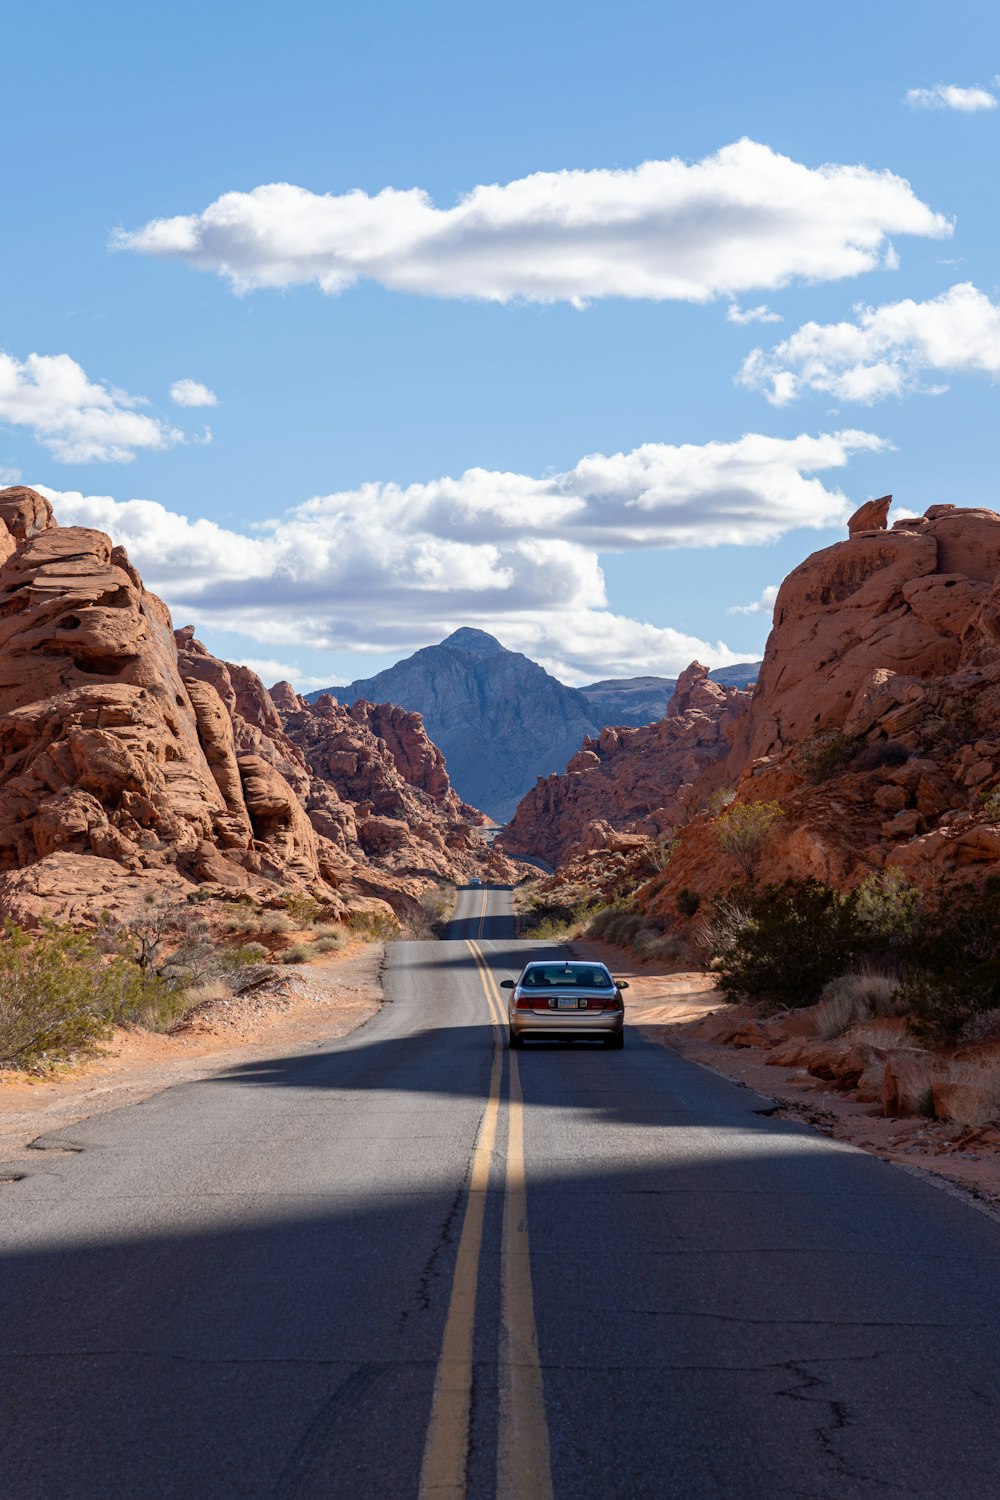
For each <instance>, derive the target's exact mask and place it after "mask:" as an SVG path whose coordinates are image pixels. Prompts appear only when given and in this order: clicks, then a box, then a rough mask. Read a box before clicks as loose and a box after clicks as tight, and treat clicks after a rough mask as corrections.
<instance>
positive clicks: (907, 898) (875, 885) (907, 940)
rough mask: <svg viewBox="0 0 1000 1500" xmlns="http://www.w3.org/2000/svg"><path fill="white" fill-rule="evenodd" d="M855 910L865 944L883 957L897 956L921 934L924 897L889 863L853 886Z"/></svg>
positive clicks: (910, 946) (905, 950) (901, 872)
mask: <svg viewBox="0 0 1000 1500" xmlns="http://www.w3.org/2000/svg"><path fill="white" fill-rule="evenodd" d="M854 912H855V915H856V917H857V919H858V922H859V924H860V926H861V929H862V933H863V935H864V938H865V941H866V943H867V946H869V947H870V948H871V949H872V950H873V951H876V952H880V953H881V954H882V955H883V956H885V957H889V958H892V957H895V958H900V957H901V956H902V955H904V954H905V953H907V952H909V951H910V950H911V949H912V947H913V944H914V942H915V941H916V939H917V937H918V936H919V934H920V931H921V927H922V923H923V918H924V898H923V894H922V892H921V891H919V890H918V889H917V887H916V886H914V885H910V884H909V882H908V881H907V879H906V876H905V875H904V873H903V871H902V870H900V869H898V868H897V867H896V866H893V865H890V866H889V868H888V869H887V870H881V871H879V872H878V873H877V874H872V875H868V876H866V878H865V879H864V880H863V881H862V882H861V884H860V885H859V886H858V887H857V888H856V890H855V892H854Z"/></svg>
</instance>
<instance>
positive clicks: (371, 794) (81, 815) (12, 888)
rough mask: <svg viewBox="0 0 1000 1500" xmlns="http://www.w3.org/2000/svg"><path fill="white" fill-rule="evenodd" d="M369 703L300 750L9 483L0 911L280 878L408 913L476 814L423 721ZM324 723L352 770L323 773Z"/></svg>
mask: <svg viewBox="0 0 1000 1500" xmlns="http://www.w3.org/2000/svg"><path fill="white" fill-rule="evenodd" d="M289 691H290V690H289ZM294 696H295V695H292V697H293V698H294ZM364 708H365V709H366V710H367V712H366V713H364V714H362V715H360V717H359V718H352V717H351V715H349V714H348V713H347V712H346V710H342V709H338V708H337V707H336V705H332V706H331V707H330V708H329V710H328V711H325V712H326V717H325V718H324V716H323V715H319V716H318V723H319V725H320V727H319V728H318V729H316V730H315V732H313V733H312V734H311V735H309V734H305V733H303V735H302V738H303V741H307V742H308V746H307V745H306V744H305V743H303V744H301V745H300V744H299V743H297V742H295V741H294V740H293V739H292V738H291V737H290V736H289V735H288V734H287V733H286V730H285V727H284V724H283V720H282V715H281V713H279V710H278V708H277V707H276V705H275V703H274V702H273V701H272V699H271V697H270V695H269V694H268V692H267V690H266V689H265V688H264V686H263V684H262V683H261V681H260V679H259V678H258V677H257V676H256V675H255V674H254V673H253V672H251V671H250V670H249V669H248V668H246V667H241V666H232V665H227V664H226V663H224V662H220V661H218V660H216V659H215V658H214V657H212V656H211V655H210V654H209V653H208V652H207V651H206V650H205V648H204V647H203V646H202V645H201V644H200V643H199V642H197V641H196V640H195V639H194V637H193V632H192V631H191V630H190V629H185V630H182V631H179V632H178V633H177V637H176V639H175V636H174V633H173V631H172V628H171V622H170V616H169V614H168V611H167V609H166V607H165V606H164V605H163V603H162V602H161V601H160V600H159V599H157V598H156V597H155V596H154V595H152V594H150V593H148V592H147V590H146V589H145V588H144V587H143V585H142V580H141V579H140V578H139V575H138V574H137V573H136V571H135V569H134V568H133V567H132V566H131V564H130V563H129V561H128V558H127V556H126V554H125V552H124V550H123V549H122V548H120V547H115V546H113V544H112V543H111V541H110V540H109V538H108V537H106V536H104V535H103V534H102V533H101V532H98V531H90V530H86V529H84V528H82V527H65V528H61V527H57V526H56V524H55V522H54V520H53V518H52V512H51V508H50V506H49V504H48V502H47V501H46V500H45V499H43V497H42V496H41V495H38V494H36V493H35V492H34V491H32V490H27V489H23V488H14V489H7V490H3V491H0V910H3V911H6V912H9V913H11V914H14V915H16V916H17V917H18V918H19V919H21V920H32V919H35V918H36V917H38V916H39V915H44V914H52V915H55V916H60V917H72V918H76V917H84V916H86V915H88V914H89V915H93V914H95V912H97V911H99V910H101V909H102V908H109V907H110V908H114V909H117V908H119V907H120V906H121V904H122V903H123V902H127V901H128V900H129V899H131V900H135V899H141V897H142V895H143V894H144V893H146V892H149V891H159V890H163V889H171V890H174V891H176V892H177V893H179V894H183V893H184V892H185V891H189V890H191V889H192V887H193V886H196V885H201V886H205V885H208V886H209V887H217V888H220V889H222V888H225V887H237V888H244V889H246V890H248V891H252V892H256V893H257V894H263V895H266V896H270V897H272V898H273V895H274V890H275V882H278V884H279V885H284V886H289V887H291V888H296V887H298V888H300V889H306V890H309V891H311V892H312V893H313V894H315V895H316V896H317V897H319V898H321V899H323V900H324V901H326V902H327V903H328V904H331V905H333V907H334V908H335V909H336V908H337V906H338V903H341V902H342V900H343V899H344V898H345V897H347V896H349V895H350V894H351V893H352V892H354V893H362V894H365V895H369V896H370V895H378V896H381V897H382V898H383V899H385V900H387V901H388V902H389V903H390V904H392V905H395V906H396V907H397V909H405V907H406V904H407V903H408V902H412V901H413V900H415V899H416V898H417V897H418V896H419V894H420V892H421V890H422V889H425V888H426V887H427V885H428V883H429V882H430V881H432V880H441V879H446V878H459V879H461V878H464V877H465V876H466V875H467V874H469V873H471V871H472V870H473V869H476V868H478V867H479V863H480V861H479V856H478V848H479V846H478V845H476V844H474V835H473V834H472V831H471V828H472V824H473V823H475V822H477V821H479V815H478V814H475V813H474V812H473V811H472V810H471V809H467V808H464V807H463V806H462V804H461V803H460V802H459V800H458V798H457V797H456V796H455V793H454V792H453V791H452V790H451V788H450V785H449V783H448V778H447V774H446V772H445V769H444V764H443V761H442V760H441V757H440V754H439V753H438V752H437V751H436V750H435V748H434V747H433V746H432V745H431V744H430V742H429V741H428V740H427V739H426V736H425V735H423V731H422V726H421V725H420V721H419V718H418V717H417V716H416V715H407V714H405V713H403V712H402V710H396V709H392V708H391V707H388V706H382V707H379V708H375V707H372V706H371V705H364ZM297 715H298V717H299V718H300V719H303V720H305V719H311V718H312V717H313V711H312V710H310V709H308V707H306V706H301V707H300V708H298V709H296V710H295V711H292V712H291V713H290V714H289V717H290V718H291V719H293V720H294V719H296V716H297ZM327 730H330V731H331V732H332V735H331V738H332V740H335V741H336V750H337V752H339V753H341V754H342V756H346V757H347V760H349V761H351V764H352V766H353V772H352V774H351V775H347V776H344V775H340V776H338V775H335V774H334V773H333V757H334V755H335V752H334V749H333V746H332V744H331V746H330V747H329V756H330V760H329V765H327V766H326V767H325V768H324V765H323V764H322V761H323V754H324V751H323V749H322V744H323V739H324V735H325V734H326V733H327ZM307 748H308V751H309V754H308V755H307ZM352 756H353V760H351V757H352ZM325 777H326V778H328V779H324V778H325ZM314 807H315V809H316V810H317V813H318V816H314V815H313V812H314ZM380 818H381V820H382V823H381V824H380V823H379V819H380ZM383 824H388V825H391V827H390V826H382V825H383ZM366 830H367V832H366Z"/></svg>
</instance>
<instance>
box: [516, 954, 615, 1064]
mask: <svg viewBox="0 0 1000 1500" xmlns="http://www.w3.org/2000/svg"><path fill="white" fill-rule="evenodd" d="M500 988H501V989H502V990H512V991H513V993H512V994H511V997H510V1000H509V1001H508V1004H507V1020H508V1024H509V1026H510V1045H511V1046H512V1047H513V1048H514V1049H515V1050H516V1049H517V1048H518V1047H523V1045H524V1042H525V1039H526V1038H527V1037H537V1038H539V1039H542V1038H544V1039H546V1040H548V1041H552V1040H554V1039H556V1038H558V1039H560V1040H562V1041H574V1040H577V1041H579V1040H582V1039H585V1038H587V1037H592V1038H593V1039H594V1040H595V1041H602V1042H603V1043H604V1045H605V1047H613V1048H616V1049H617V1048H621V1047H623V1046H624V1045H625V1002H624V1000H623V999H622V990H627V989H628V982H627V980H624V979H615V978H614V977H613V976H612V973H611V970H610V969H609V968H608V967H607V965H606V964H598V963H585V962H582V961H580V960H577V959H564V958H546V959H536V960H533V961H532V962H531V963H529V964H525V966H524V968H523V969H522V970H521V974H520V976H519V978H517V979H502V980H501V981H500Z"/></svg>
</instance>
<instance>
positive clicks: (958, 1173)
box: [572, 940, 1000, 1213]
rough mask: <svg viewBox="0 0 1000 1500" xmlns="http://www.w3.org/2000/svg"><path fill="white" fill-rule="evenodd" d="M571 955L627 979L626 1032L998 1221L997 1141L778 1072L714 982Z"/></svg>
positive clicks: (596, 950) (591, 948)
mask: <svg viewBox="0 0 1000 1500" xmlns="http://www.w3.org/2000/svg"><path fill="white" fill-rule="evenodd" d="M572 947H573V951H574V952H575V953H578V954H579V955H580V956H581V957H584V956H586V957H590V958H594V959H597V960H599V961H600V962H602V963H606V964H607V965H608V966H609V967H610V968H611V969H612V970H613V972H614V973H615V974H616V975H619V976H620V977H621V978H623V979H627V980H628V983H629V989H628V991H627V992H626V995H625V1022H626V1026H627V1027H629V1028H631V1029H632V1030H633V1031H635V1032H638V1033H639V1034H640V1035H641V1036H643V1037H644V1038H645V1039H646V1040H648V1041H651V1042H654V1043H656V1044H658V1045H660V1046H664V1047H669V1048H670V1049H671V1050H672V1051H674V1052H677V1053H679V1054H680V1055H681V1056H682V1057H685V1058H688V1059H689V1060H690V1061H691V1062H696V1063H699V1064H700V1065H701V1066H702V1067H706V1068H709V1069H711V1071H712V1072H714V1073H718V1074H720V1075H721V1076H722V1077H724V1078H728V1079H730V1080H731V1081H732V1082H733V1083H736V1084H739V1085H740V1086H741V1087H745V1088H748V1089H751V1090H752V1091H753V1092H754V1093H755V1094H760V1095H763V1096H764V1097H765V1098H767V1099H771V1100H773V1101H774V1104H775V1106H776V1109H775V1113H776V1114H778V1115H783V1116H786V1117H787V1118H790V1119H796V1120H799V1121H801V1122H802V1123H803V1124H806V1125H809V1126H810V1127H811V1128H812V1129H814V1130H816V1131H817V1132H818V1133H819V1134H821V1135H826V1136H829V1137H830V1138H831V1139H833V1140H838V1141H844V1142H846V1143H848V1144H849V1145H852V1146H856V1147H858V1148H859V1149H860V1150H862V1151H867V1152H869V1153H870V1154H872V1155H874V1156H878V1157H881V1158H882V1160H883V1161H889V1162H892V1163H893V1164H894V1165H896V1166H901V1167H905V1168H907V1169H918V1170H919V1171H921V1172H922V1173H926V1174H928V1175H930V1176H932V1177H934V1178H936V1179H937V1180H938V1181H939V1182H940V1181H943V1182H945V1183H947V1184H950V1185H952V1186H953V1187H956V1188H958V1189H960V1190H961V1191H962V1193H963V1195H968V1196H970V1197H972V1198H973V1199H975V1200H977V1201H978V1202H980V1203H981V1204H983V1205H984V1206H986V1207H988V1208H989V1209H990V1210H992V1211H993V1212H996V1213H1000V1132H998V1131H995V1130H985V1129H983V1130H977V1131H970V1130H963V1129H962V1127H960V1126H957V1125H955V1124H954V1123H952V1122H947V1121H939V1120H927V1119H922V1118H919V1117H917V1118H915V1117H912V1116H908V1117H900V1118H897V1117H893V1116H886V1115H885V1114H884V1113H883V1112H882V1109H881V1107H880V1106H879V1105H877V1104H872V1103H868V1102H865V1101H862V1100H861V1099H859V1098H857V1097H856V1096H852V1095H851V1094H850V1093H848V1092H844V1091H843V1090H839V1089H838V1088H837V1087H836V1086H835V1085H833V1084H831V1083H826V1082H824V1081H823V1080H821V1079H819V1078H816V1077H813V1076H812V1075H811V1074H810V1073H809V1072H808V1071H807V1070H806V1069H805V1068H804V1067H797V1066H796V1067H785V1066H781V1065H780V1064H779V1065H775V1064H776V1062H777V1056H778V1054H779V1053H780V1046H776V1047H775V1048H774V1049H773V1050H771V1051H769V1049H768V1048H767V1047H766V1045H760V1044H759V1041H758V1038H757V1035H756V1032H759V1029H760V1028H759V1027H757V1028H756V1031H755V1023H754V1022H753V1019H752V1016H751V1015H750V1014H749V1013H745V1012H744V1010H743V1008H741V1007H739V1006H733V1005H729V1004H727V1003H726V1002H724V1001H723V1000H722V998H721V996H720V995H719V993H718V991H717V990H716V988H715V981H714V979H713V977H712V975H711V974H709V973H706V972H704V971H701V970H688V971H683V972H674V973H667V974H665V973H662V972H657V971H656V969H655V965H651V964H644V963H642V962H641V961H637V960H636V958H635V956H634V955H632V954H629V953H628V952H627V951H625V950H623V949H621V948H616V947H613V946H612V945H610V944H606V943H595V942H590V941H584V940H577V941H574V943H573V945H572ZM720 1015H721V1016H722V1017H724V1019H725V1020H726V1021H731V1022H732V1024H731V1026H728V1027H726V1028H725V1029H723V1028H720V1027H719V1026H718V1025H717V1024H714V1023H713V1021H712V1020H711V1019H710V1018H712V1017H719V1016H720ZM748 1022H749V1023H750V1024H749V1025H748V1024H747V1023H748ZM720 1032H721V1035H723V1036H724V1035H726V1033H727V1032H728V1033H730V1034H731V1035H730V1039H729V1040H725V1041H724V1040H721V1039H720ZM991 1137H995V1139H991Z"/></svg>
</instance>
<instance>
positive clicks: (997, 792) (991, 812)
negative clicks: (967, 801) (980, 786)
mask: <svg viewBox="0 0 1000 1500" xmlns="http://www.w3.org/2000/svg"><path fill="white" fill-rule="evenodd" d="M978 802H979V806H980V807H981V808H982V810H983V812H984V813H985V814H986V816H987V817H988V818H993V819H994V820H995V821H996V820H1000V786H992V787H990V789H989V791H988V792H980V793H979V797H978Z"/></svg>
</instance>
